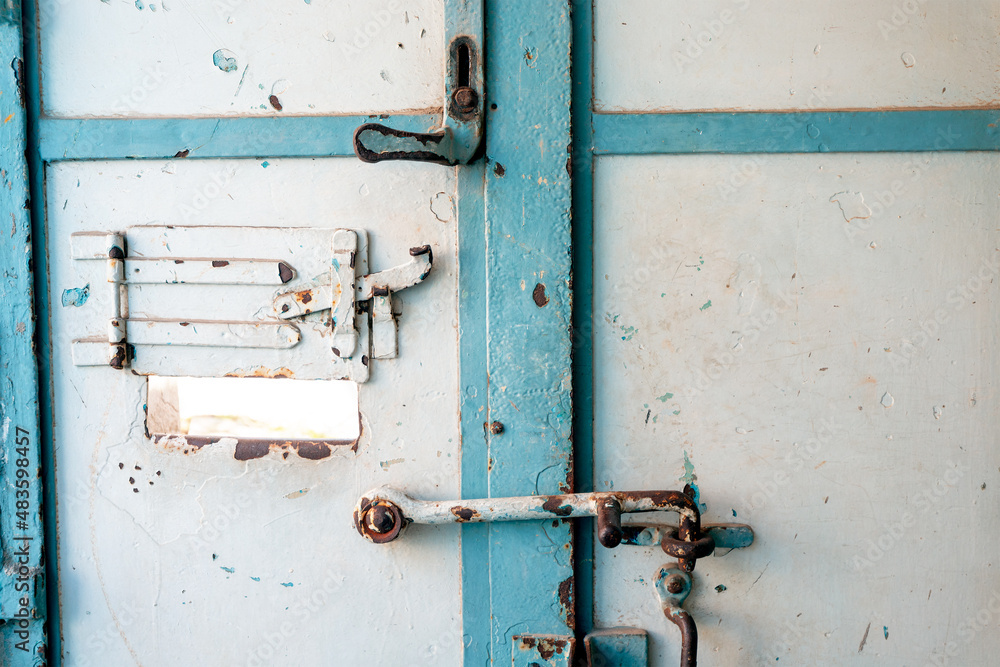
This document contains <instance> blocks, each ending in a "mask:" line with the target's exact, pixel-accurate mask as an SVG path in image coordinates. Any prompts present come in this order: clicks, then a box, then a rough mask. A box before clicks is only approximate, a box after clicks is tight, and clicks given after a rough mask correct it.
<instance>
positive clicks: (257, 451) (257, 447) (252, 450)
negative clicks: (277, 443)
mask: <svg viewBox="0 0 1000 667" xmlns="http://www.w3.org/2000/svg"><path fill="white" fill-rule="evenodd" d="M269 451H271V448H270V447H269V446H268V444H267V443H266V442H262V441H260V440H240V441H239V442H237V443H236V452H235V453H233V458H235V459H236V460H237V461H249V460H250V459H259V458H262V457H264V456H267V453H268V452H269Z"/></svg>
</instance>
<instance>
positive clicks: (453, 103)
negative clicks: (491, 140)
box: [354, 0, 485, 165]
mask: <svg viewBox="0 0 1000 667" xmlns="http://www.w3.org/2000/svg"><path fill="white" fill-rule="evenodd" d="M445 42H446V43H447V44H448V54H447V57H446V65H445V77H444V102H443V105H442V106H443V108H442V120H441V125H440V127H438V128H436V129H433V130H431V131H429V132H406V131H403V130H397V129H393V128H391V127H386V126H385V125H382V124H380V123H365V124H364V125H361V126H360V127H359V128H358V129H357V130H355V131H354V153H355V154H356V155H357V156H358V158H360V159H361V161H362V162H382V161H384V160H416V161H420V162H434V163H437V164H444V165H456V164H466V163H468V162H470V161H471V160H472V159H473V158H474V157H475V155H476V152H477V151H478V149H479V144H480V143H481V142H482V138H483V116H484V113H485V112H484V99H483V54H482V44H483V0H445Z"/></svg>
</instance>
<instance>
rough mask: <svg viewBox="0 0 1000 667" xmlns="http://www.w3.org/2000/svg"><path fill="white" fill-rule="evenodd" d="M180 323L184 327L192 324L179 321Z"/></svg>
mask: <svg viewBox="0 0 1000 667" xmlns="http://www.w3.org/2000/svg"><path fill="white" fill-rule="evenodd" d="M178 324H180V325H181V326H182V327H189V326H191V323H190V322H178Z"/></svg>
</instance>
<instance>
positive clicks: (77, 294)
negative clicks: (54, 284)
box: [62, 283, 90, 308]
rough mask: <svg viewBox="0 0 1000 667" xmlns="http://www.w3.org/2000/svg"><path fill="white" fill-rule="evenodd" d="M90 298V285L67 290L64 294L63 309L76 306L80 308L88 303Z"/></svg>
mask: <svg viewBox="0 0 1000 667" xmlns="http://www.w3.org/2000/svg"><path fill="white" fill-rule="evenodd" d="M89 297H90V283H87V284H86V285H84V286H83V287H74V288H72V289H65V290H63V293H62V305H63V307H66V308H68V307H70V306H74V307H76V308H79V307H80V306H82V305H83V304H85V303H87V299H88V298H89Z"/></svg>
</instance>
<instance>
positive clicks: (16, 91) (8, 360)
mask: <svg viewBox="0 0 1000 667" xmlns="http://www.w3.org/2000/svg"><path fill="white" fill-rule="evenodd" d="M21 44H22V35H21V23H20V3H13V5H10V4H7V5H5V7H3V8H0V93H2V94H0V238H2V239H3V240H2V241H0V303H2V304H3V307H2V308H0V552H2V561H3V563H2V567H0V619H2V620H3V621H4V623H3V624H2V625H0V663H2V664H4V665H9V666H10V667H22V666H24V667H28V666H32V665H40V664H43V663H44V661H45V576H44V572H43V565H42V564H43V563H44V558H43V553H44V535H43V524H42V487H41V484H42V475H41V452H40V450H41V443H42V436H41V434H40V432H39V415H38V370H37V366H36V364H35V348H34V336H35V316H34V303H33V296H32V294H33V292H32V288H33V284H32V234H31V216H30V212H29V172H28V164H27V160H26V157H25V149H26V146H27V123H28V113H29V109H28V108H26V101H25V99H24V89H23V83H24V81H23V77H24V74H23V73H24V68H23V59H22V50H21Z"/></svg>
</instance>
